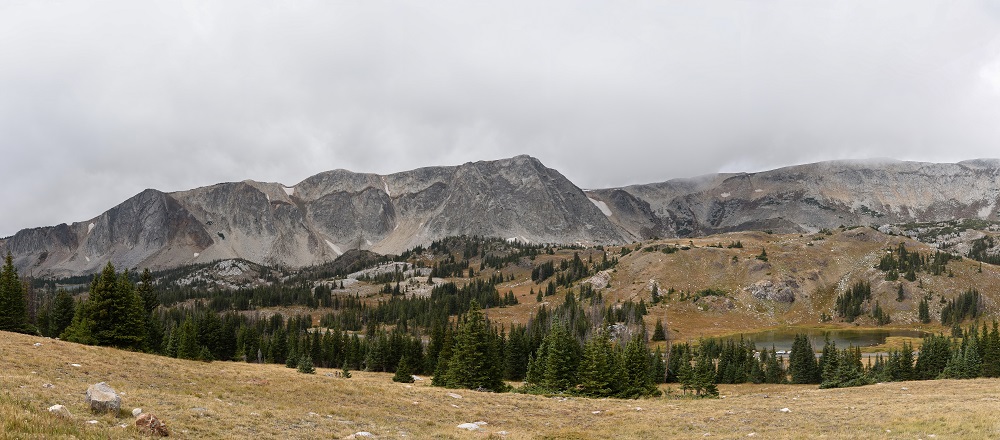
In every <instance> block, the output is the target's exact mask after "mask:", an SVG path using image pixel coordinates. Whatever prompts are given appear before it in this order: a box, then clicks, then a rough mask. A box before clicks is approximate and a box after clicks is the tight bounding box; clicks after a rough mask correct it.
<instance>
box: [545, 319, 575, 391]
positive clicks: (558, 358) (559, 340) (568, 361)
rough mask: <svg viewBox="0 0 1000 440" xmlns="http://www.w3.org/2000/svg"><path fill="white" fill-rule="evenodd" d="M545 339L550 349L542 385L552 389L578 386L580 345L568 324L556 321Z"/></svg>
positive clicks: (557, 389)
mask: <svg viewBox="0 0 1000 440" xmlns="http://www.w3.org/2000/svg"><path fill="white" fill-rule="evenodd" d="M545 339H546V340H547V341H548V343H547V344H546V345H547V346H548V351H547V353H546V356H545V365H544V368H545V373H544V374H543V375H542V386H544V387H545V388H547V389H548V390H550V391H566V390H569V389H572V388H574V387H576V384H577V377H576V372H577V369H578V368H579V365H580V351H581V350H580V345H579V344H578V343H577V342H576V339H574V338H573V336H572V335H571V334H570V333H569V329H568V328H566V325H565V324H563V323H560V322H557V323H554V324H553V325H552V329H551V330H550V331H549V334H548V335H546V337H545Z"/></svg>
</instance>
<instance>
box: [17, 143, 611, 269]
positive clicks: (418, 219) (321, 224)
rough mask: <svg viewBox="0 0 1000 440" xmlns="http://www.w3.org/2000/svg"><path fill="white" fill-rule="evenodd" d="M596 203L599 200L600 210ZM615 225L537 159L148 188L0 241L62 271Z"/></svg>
mask: <svg viewBox="0 0 1000 440" xmlns="http://www.w3.org/2000/svg"><path fill="white" fill-rule="evenodd" d="M605 209H606V208H605ZM621 231H622V229H621V228H620V227H618V226H616V225H614V224H612V222H611V221H610V220H609V218H608V217H607V216H606V215H605V213H604V212H602V211H601V208H600V207H599V206H597V205H595V204H594V203H593V202H592V201H591V200H589V199H588V197H587V195H586V194H585V193H584V192H583V191H581V190H580V189H579V188H577V187H576V186H575V185H573V184H572V183H571V182H570V181H569V180H567V179H566V178H565V177H564V176H562V175H561V174H560V173H559V172H557V171H555V170H551V169H549V168H546V167H545V166H543V165H542V164H541V163H540V162H539V161H538V160H537V159H534V158H531V157H528V156H518V157H515V158H512V159H506V160H499V161H492V162H475V163H467V164H464V165H460V166H455V167H431V168H422V169H418V170H413V171H407V172H402V173H397V174H391V175H387V176H380V175H375V174H361V173H353V172H350V171H345V170H335V171H330V172H325V173H320V174H317V175H315V176H312V177H310V178H308V179H306V180H304V181H302V182H300V183H299V184H297V185H295V186H294V187H285V186H283V185H281V184H278V183H263V182H254V181H244V182H234V183H222V184H218V185H214V186H210V187H204V188H198V189H193V190H190V191H181V192H176V193H169V194H168V193H162V192H159V191H155V190H146V191H143V192H142V193H140V194H138V195H136V196H134V197H132V198H131V199H129V200H127V201H125V202H124V203H122V204H120V205H118V206H116V207H114V208H112V209H110V210H108V211H107V212H105V213H103V214H101V215H100V216H98V217H96V218H93V219H90V220H86V221H82V222H77V223H73V224H69V225H67V224H62V225H58V226H54V227H45V228H35V229H27V230H23V231H20V232H18V233H17V234H16V235H14V236H13V237H10V238H7V239H5V240H3V241H0V251H3V252H6V251H7V250H10V251H11V252H12V253H13V255H14V256H15V260H16V264H17V266H18V268H19V269H20V270H21V273H23V274H33V275H35V276H42V275H53V276H68V275H77V274H84V273H91V272H96V271H97V270H99V269H100V268H101V267H102V266H103V265H104V264H106V263H107V262H108V261H111V262H112V263H114V264H115V265H116V266H117V267H129V268H131V267H149V268H153V269H157V268H168V267H175V266H179V265H183V264H190V263H196V262H204V261H211V260H216V259H227V258H243V259H246V260H249V261H253V262H257V263H263V264H271V265H275V264H280V265H288V266H305V265H311V264H317V263H322V262H326V261H330V260H333V259H335V258H336V257H337V256H339V255H340V254H342V253H343V252H346V251H347V250H349V249H366V250H373V251H376V252H380V253H398V252H401V251H403V250H405V249H407V248H410V247H413V246H415V245H418V244H428V243H430V242H431V241H433V240H436V239H439V238H443V237H447V236H452V235H461V234H467V235H474V234H475V235H485V236H495V237H503V238H511V239H518V240H522V241H527V242H534V243H549V242H558V243H571V242H582V243H619V242H622V241H624V240H625V239H626V237H625V236H624V235H623V234H622V232H621Z"/></svg>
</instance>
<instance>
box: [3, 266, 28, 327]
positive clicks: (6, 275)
mask: <svg viewBox="0 0 1000 440" xmlns="http://www.w3.org/2000/svg"><path fill="white" fill-rule="evenodd" d="M0 330H3V331H9V332H19V333H33V332H32V329H31V328H30V327H29V326H28V305H27V300H26V299H25V296H24V285H22V284H21V280H20V279H19V278H18V276H17V269H16V268H15V267H14V261H13V257H12V256H11V254H10V252H7V258H6V259H5V260H4V265H3V270H2V271H0Z"/></svg>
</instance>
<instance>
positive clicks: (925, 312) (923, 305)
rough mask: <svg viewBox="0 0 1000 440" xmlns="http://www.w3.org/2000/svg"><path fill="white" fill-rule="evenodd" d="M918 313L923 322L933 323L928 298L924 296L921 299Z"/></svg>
mask: <svg viewBox="0 0 1000 440" xmlns="http://www.w3.org/2000/svg"><path fill="white" fill-rule="evenodd" d="M918 315H919V316H920V322H921V323H923V324H930V323H931V312H930V305H929V304H928V303H927V298H923V299H921V300H920V306H919V312H918Z"/></svg>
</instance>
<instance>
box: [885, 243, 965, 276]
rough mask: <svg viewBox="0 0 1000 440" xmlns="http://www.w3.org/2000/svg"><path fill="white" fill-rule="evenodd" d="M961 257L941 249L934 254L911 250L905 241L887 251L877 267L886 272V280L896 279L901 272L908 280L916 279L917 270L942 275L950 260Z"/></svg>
mask: <svg viewBox="0 0 1000 440" xmlns="http://www.w3.org/2000/svg"><path fill="white" fill-rule="evenodd" d="M961 258H962V257H958V256H955V255H952V254H949V253H947V252H941V251H936V252H934V255H924V254H921V253H919V252H910V251H908V250H906V246H905V245H904V244H903V243H900V244H899V245H898V246H896V249H894V250H893V251H891V252H889V253H886V255H884V256H883V257H882V259H881V260H880V261H879V263H878V266H876V267H877V268H878V269H879V270H881V271H883V272H885V273H886V275H885V279H886V281H896V280H898V279H899V277H900V276H901V274H902V277H903V278H904V279H906V280H907V281H916V280H917V274H916V273H917V272H926V273H928V274H931V275H935V276H937V275H942V274H944V273H947V272H946V269H947V265H948V262H949V261H952V260H956V261H957V260H961Z"/></svg>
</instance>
